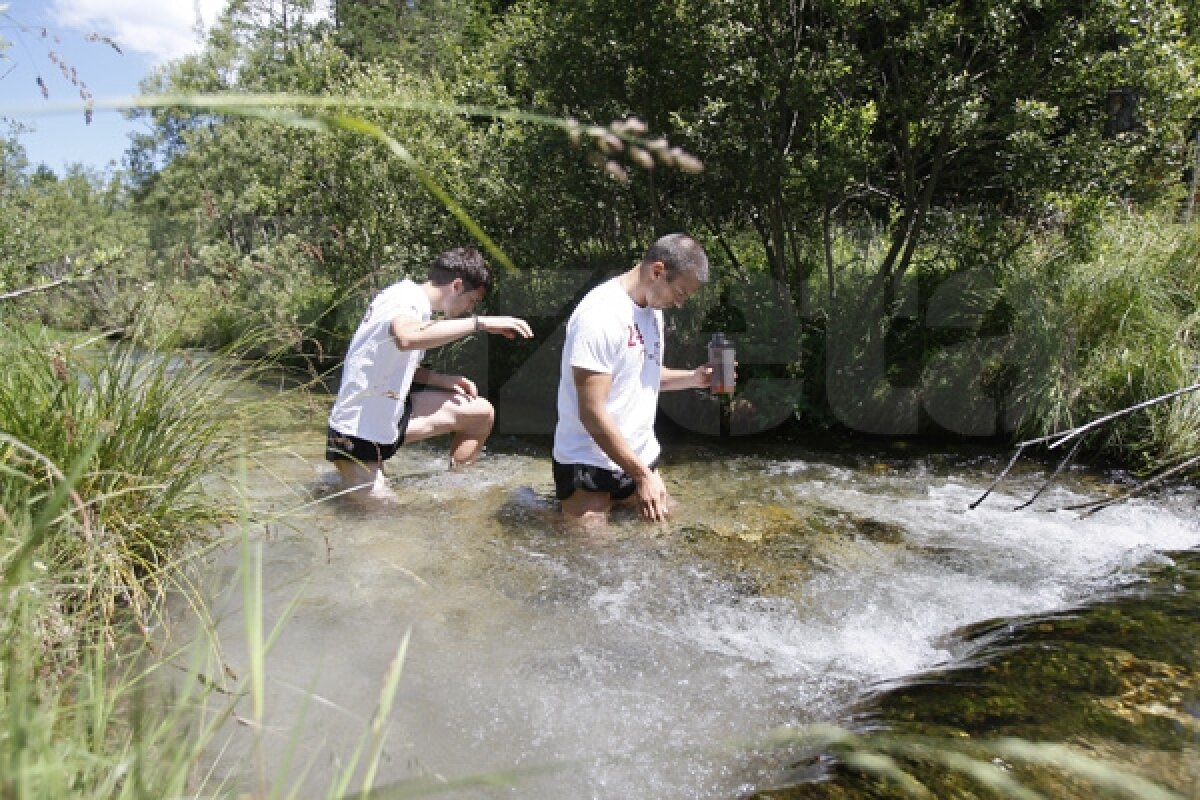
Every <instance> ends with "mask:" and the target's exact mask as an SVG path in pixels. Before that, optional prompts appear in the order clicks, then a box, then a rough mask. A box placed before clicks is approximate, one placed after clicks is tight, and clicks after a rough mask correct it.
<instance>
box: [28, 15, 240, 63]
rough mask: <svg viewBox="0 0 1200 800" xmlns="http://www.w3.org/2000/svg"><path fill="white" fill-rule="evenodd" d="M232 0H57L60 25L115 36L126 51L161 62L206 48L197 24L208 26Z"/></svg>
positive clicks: (55, 19)
mask: <svg viewBox="0 0 1200 800" xmlns="http://www.w3.org/2000/svg"><path fill="white" fill-rule="evenodd" d="M227 3H228V0H53V5H52V7H51V9H50V16H51V17H52V18H53V19H54V21H55V24H57V25H61V26H63V27H67V28H75V29H79V30H87V31H89V32H95V33H99V34H103V35H105V36H111V37H112V39H113V41H115V42H116V43H117V44H118V45H119V46H120V47H121V49H122V50H124V51H126V52H136V53H143V54H145V55H147V56H149V58H150V59H151V61H153V62H154V63H155V64H160V63H162V62H164V61H169V60H171V59H173V58H179V57H181V56H184V55H186V54H188V53H194V52H197V51H199V50H200V49H201V47H202V46H203V44H204V43H203V41H202V40H201V37H200V34H199V33H197V30H196V26H197V22H198V21H199V22H201V24H202V25H203V27H204V28H205V29H207V28H208V27H209V26H211V25H212V24H213V21H214V20H216V18H217V15H218V14H220V13H221V11H222V10H223V9H224V8H225V6H226V5H227Z"/></svg>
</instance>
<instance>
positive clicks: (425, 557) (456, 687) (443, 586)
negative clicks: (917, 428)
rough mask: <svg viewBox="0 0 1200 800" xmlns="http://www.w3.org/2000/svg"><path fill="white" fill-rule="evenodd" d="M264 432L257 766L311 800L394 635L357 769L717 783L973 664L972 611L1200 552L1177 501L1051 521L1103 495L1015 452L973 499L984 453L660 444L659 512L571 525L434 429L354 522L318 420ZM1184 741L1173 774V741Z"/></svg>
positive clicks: (540, 473)
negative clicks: (383, 719) (454, 466)
mask: <svg viewBox="0 0 1200 800" xmlns="http://www.w3.org/2000/svg"><path fill="white" fill-rule="evenodd" d="M260 434H261V437H262V439H263V441H262V444H261V446H260V447H259V448H258V449H259V451H260V453H261V456H260V458H259V460H258V461H256V462H255V463H253V464H251V465H249V469H248V474H247V477H246V478H245V487H244V488H245V490H246V491H247V494H248V495H249V497H250V499H251V505H252V506H253V507H255V508H257V509H259V511H260V514H278V519H276V520H274V521H272V522H270V523H268V524H265V525H255V526H252V527H251V529H250V533H251V535H252V536H253V537H254V538H256V539H258V540H260V541H261V542H262V558H263V575H264V592H263V594H264V603H265V616H266V619H267V624H268V628H269V627H270V625H272V624H273V623H274V621H275V620H277V619H279V618H280V617H281V616H283V615H284V614H285V613H286V614H287V619H286V622H285V624H284V627H283V628H282V633H281V634H280V636H279V638H278V641H277V642H276V644H275V645H274V647H273V648H272V650H271V651H270V653H269V656H268V658H267V669H266V674H267V676H268V680H267V685H266V690H267V693H266V712H265V729H264V730H265V735H264V738H263V753H264V755H263V756H262V759H263V760H264V762H265V764H266V766H267V772H268V774H270V775H272V776H277V775H282V776H283V777H282V780H283V781H284V782H285V783H287V784H288V785H289V786H290V785H297V786H299V787H300V792H299V794H300V796H301V797H320V796H325V793H326V792H327V790H328V787H329V786H330V784H331V781H332V780H333V777H334V776H335V775H336V774H338V772H339V771H340V770H342V769H344V767H345V765H346V763H347V759H348V758H349V757H350V755H351V754H352V752H353V751H354V749H355V747H356V746H357V745H358V744H359V743H360V742H361V741H362V740H363V737H364V735H365V734H366V731H367V729H368V727H369V721H370V719H371V715H372V713H373V710H374V708H375V706H376V703H377V702H378V699H379V696H380V691H381V688H382V687H383V684H384V681H385V675H386V673H387V669H388V665H389V663H390V662H391V660H392V659H393V658H394V657H395V655H396V653H397V648H398V646H399V645H400V643H401V642H402V640H403V639H404V637H405V635H406V634H410V636H411V638H410V640H409V643H408V646H407V651H406V654H405V657H404V664H403V674H402V676H401V678H400V682H399V688H398V690H397V693H396V695H395V701H394V705H393V708H392V712H391V715H390V719H389V724H388V728H387V738H386V743H385V747H384V757H383V760H382V762H381V764H380V768H379V773H378V775H377V778H376V783H377V784H378V785H383V784H392V783H397V782H401V781H429V786H430V787H434V788H437V789H438V790H439V792H442V793H449V794H451V796H461V797H494V796H505V797H521V798H555V799H556V800H557V798H565V797H572V798H575V797H590V798H635V797H636V798H734V797H738V796H744V795H747V794H751V793H754V792H756V791H765V790H768V789H770V787H773V786H777V785H779V784H781V783H786V782H788V781H794V780H795V776H796V773H795V771H794V770H793V767H794V766H795V763H796V761H797V758H799V754H798V753H797V752H794V751H791V750H789V749H787V748H779V747H766V746H764V742H765V739H766V737H767V736H768V734H769V733H770V732H771V731H772V730H774V729H777V728H780V727H782V726H795V725H803V724H806V723H813V722H834V723H839V724H844V723H847V721H848V720H850V718H851V715H852V714H861V713H862V708H863V703H864V702H868V698H871V697H877V696H879V695H880V693H881V692H884V693H886V691H887V690H888V687H903V686H906V685H911V684H912V683H913V682H914V681H915V680H916V679H917V678H918V677H919V676H922V675H929V674H933V671H936V670H946V669H949V668H953V667H955V666H956V665H964V664H968V663H972V659H975V658H978V657H979V656H980V652H981V649H982V648H983V644H982V641H983V639H981V638H980V637H979V636H976V635H974V634H973V633H972V628H971V626H977V625H979V624H981V623H988V624H990V625H993V626H995V625H997V624H998V625H1000V628H1001V629H1003V628H1004V621H1005V620H1010V621H1011V620H1015V619H1019V618H1023V617H1027V616H1029V615H1048V614H1054V613H1056V612H1064V611H1067V610H1077V609H1080V608H1084V607H1088V606H1094V605H1095V604H1099V603H1102V602H1106V601H1109V600H1111V599H1112V598H1114V597H1119V596H1122V593H1124V592H1127V591H1129V590H1130V589H1131V587H1136V586H1138V585H1139V584H1140V582H1142V581H1144V575H1145V572H1146V570H1147V569H1153V568H1162V567H1169V566H1170V565H1171V564H1172V563H1173V562H1174V559H1175V558H1177V557H1178V554H1180V553H1183V552H1185V551H1188V550H1190V549H1193V548H1197V547H1200V520H1198V515H1197V495H1196V493H1195V492H1191V491H1179V492H1174V493H1171V494H1168V495H1165V496H1159V497H1156V498H1155V499H1153V500H1134V501H1131V502H1127V503H1124V504H1121V505H1118V506H1115V507H1112V508H1109V509H1107V510H1105V511H1103V512H1101V513H1098V514H1096V515H1094V516H1091V517H1089V518H1086V519H1081V518H1079V517H1078V515H1076V514H1075V513H1072V512H1066V511H1053V510H1050V509H1054V508H1061V507H1062V506H1065V505H1069V504H1071V503H1075V502H1080V501H1082V500H1085V499H1090V498H1095V497H1098V496H1102V495H1103V493H1104V491H1106V490H1107V489H1110V488H1111V487H1109V486H1107V485H1106V484H1105V483H1104V480H1103V478H1102V476H1097V475H1094V474H1090V473H1087V472H1085V471H1076V472H1073V473H1070V474H1069V475H1067V476H1066V477H1065V478H1062V479H1060V480H1058V481H1056V483H1055V485H1054V486H1053V488H1052V489H1051V490H1049V491H1048V492H1047V493H1046V494H1045V495H1043V496H1042V497H1041V498H1040V499H1039V500H1038V502H1037V503H1036V504H1035V505H1034V506H1032V507H1030V508H1027V509H1024V510H1021V511H1013V510H1012V509H1013V507H1014V506H1016V505H1018V504H1019V503H1020V502H1022V501H1023V500H1024V499H1026V498H1027V497H1029V496H1030V495H1031V494H1032V493H1033V491H1035V490H1036V488H1037V487H1038V485H1040V483H1041V482H1042V480H1043V479H1044V477H1045V473H1044V472H1043V470H1042V469H1041V468H1040V467H1038V466H1036V465H1032V466H1026V467H1025V468H1024V471H1021V470H1018V471H1017V474H1015V475H1013V476H1012V477H1011V478H1010V479H1009V480H1007V481H1006V482H1005V483H1004V484H1002V486H1001V487H1000V489H1001V490H1000V491H998V492H996V493H994V494H993V495H992V496H991V497H990V498H989V499H988V500H987V502H985V503H984V504H983V505H982V506H981V507H979V508H978V509H976V510H969V508H968V506H969V504H970V503H971V501H973V500H975V499H976V498H977V497H979V495H980V494H981V492H982V491H983V489H984V488H985V487H986V486H987V484H988V483H989V482H990V480H991V479H992V478H993V477H994V476H995V475H996V474H997V473H998V471H999V470H1000V469H1001V468H1002V467H1003V464H1004V460H1003V456H1004V454H1003V453H999V454H991V455H987V454H979V453H976V454H970V453H965V452H958V453H950V454H946V453H942V454H934V455H930V454H918V453H913V452H910V451H908V450H904V449H891V448H886V447H884V448H879V449H876V450H874V451H867V450H866V449H864V446H863V445H862V443H861V442H860V443H858V444H855V445H850V446H847V447H845V448H843V449H837V448H830V447H824V448H816V447H814V448H812V449H804V448H801V447H799V446H797V445H790V446H787V447H784V446H776V445H768V444H764V443H762V442H756V443H754V444H752V445H750V444H747V443H744V442H743V443H739V442H737V441H733V442H732V443H729V444H725V443H722V442H719V441H717V440H712V441H710V442H703V441H695V440H692V441H689V442H676V443H672V444H669V445H668V446H667V452H666V458H665V460H664V467H663V472H664V476H665V478H666V481H667V485H668V488H669V489H670V491H671V492H672V494H673V495H674V497H675V498H676V499H677V500H678V508H677V510H676V512H675V514H674V515H673V517H672V518H671V520H670V522H669V523H666V524H664V525H660V526H654V525H648V524H645V523H642V522H639V521H637V520H635V519H632V518H630V517H622V516H620V515H617V516H616V517H615V518H614V520H613V522H612V524H611V526H610V528H609V530H608V532H607V533H606V534H605V535H602V536H580V535H566V534H564V533H563V531H561V530H560V529H559V528H558V527H557V526H556V524H555V522H554V518H553V514H548V513H547V512H546V511H545V510H544V507H545V506H546V505H547V498H549V497H550V495H551V493H552V483H551V480H550V470H549V452H548V443H546V442H539V441H534V442H531V441H528V440H519V439H515V438H498V439H495V440H494V441H493V442H492V443H490V445H489V448H488V451H487V452H486V454H485V456H484V458H483V460H482V462H481V463H480V464H479V465H478V466H476V467H475V468H472V469H469V470H465V471H460V472H448V471H446V470H445V469H444V463H445V460H446V456H445V452H444V450H443V449H442V448H441V447H439V445H438V444H437V443H434V444H431V445H429V446H421V445H418V446H414V447H408V448H404V449H402V451H401V452H400V453H399V454H398V455H397V457H396V458H395V459H394V460H393V461H392V462H390V468H389V479H390V481H391V482H392V484H393V486H394V487H395V488H396V490H397V492H398V493H399V494H400V496H401V498H402V499H401V503H400V505H399V506H398V507H397V508H395V509H391V510H388V511H386V512H362V511H359V510H355V509H353V508H350V507H347V505H346V504H345V503H344V502H341V501H338V500H336V499H332V500H331V499H328V497H327V494H328V492H329V488H330V484H331V481H332V475H333V473H332V470H331V468H330V467H329V466H328V465H327V464H326V463H325V462H324V461H323V460H322V458H321V455H322V453H321V446H322V445H323V436H322V424H321V420H320V415H319V414H316V413H314V414H312V415H311V416H308V417H305V418H304V420H303V421H302V422H297V423H294V424H292V425H291V426H285V427H278V428H275V429H272V430H270V431H263V432H260ZM314 501H316V502H314ZM239 559H240V555H239V551H238V548H236V547H230V548H227V549H225V550H223V551H220V552H219V553H218V554H217V556H216V557H215V562H214V564H213V566H212V570H211V572H210V575H209V581H210V583H211V585H212V586H213V587H214V588H213V591H214V592H215V593H216V600H215V601H214V602H215V609H216V620H215V629H216V630H217V632H218V633H219V635H220V641H221V644H222V647H223V652H224V660H225V664H226V666H227V667H228V668H229V669H230V670H231V671H232V672H233V673H244V672H245V670H246V669H247V668H248V654H247V653H246V650H245V647H244V637H243V630H244V623H243V614H242V611H241V607H240V605H241V604H240V594H239V592H238V591H237V581H236V579H235V578H234V575H235V573H236V570H237V569H238V565H239ZM227 587H230V588H227ZM995 621H1000V622H999V623H997V622H995ZM1190 630H1191V631H1192V632H1193V633H1194V631H1195V630H1196V628H1195V627H1192V628H1191V629H1190ZM997 635H998V634H997V633H996V629H995V628H994V627H993V628H992V629H989V635H988V637H985V638H986V639H987V641H988V642H990V643H992V644H993V645H994V643H995V640H996V637H997ZM1107 646H1108V645H1104V644H1098V645H1096V647H1098V648H1102V647H1107ZM1187 646H1189V647H1191V651H1192V652H1193V653H1195V651H1196V644H1195V640H1194V639H1193V640H1192V641H1191V642H1190V644H1188V645H1187ZM1023 680H1024V678H1022V677H1021V676H1019V675H1017V676H1014V677H1013V678H1012V681H1013V682H1014V683H1015V684H1020V683H1021V682H1022V681H1023ZM941 685H942V687H943V688H945V689H946V690H947V691H952V689H951V688H950V682H949V681H946V682H944V683H943V684H941ZM1021 688H1028V687H1021ZM1051 690H1052V688H1051V687H1048V688H1047V691H1051ZM1033 702H1034V704H1035V705H1036V703H1037V700H1036V696H1035V699H1034V700H1033ZM238 713H239V714H241V715H243V716H245V717H248V716H249V715H250V708H249V701H248V700H244V701H242V702H241V704H240V705H239V709H238ZM1197 713H1200V712H1197ZM1186 734H1187V731H1186V730H1185V731H1184V735H1183V741H1184V743H1185V744H1186V740H1187V736H1186ZM252 735H253V734H252V731H251V729H250V727H249V726H246V725H239V724H235V723H231V724H230V725H229V726H227V728H226V730H225V731H224V732H223V733H222V735H221V736H220V737H219V740H218V743H217V746H215V747H214V749H213V755H212V759H213V764H212V765H211V769H212V773H211V774H212V775H214V776H216V777H224V778H228V779H230V780H233V781H235V782H242V781H250V780H251V779H252V778H251V776H253V775H254V774H255V771H256V766H255V764H254V759H252V758H242V757H241V756H242V755H244V754H248V753H252V752H254V747H252V746H251V739H252ZM1190 735H1191V736H1192V737H1193V744H1194V736H1195V732H1194V731H1193V732H1192V733H1191V734H1190ZM1181 747H1182V749H1180V750H1179V752H1178V755H1177V757H1176V760H1175V761H1174V762H1172V763H1173V765H1174V767H1173V768H1174V769H1175V770H1176V772H1180V769H1179V766H1180V765H1179V759H1184V760H1191V759H1194V758H1195V755H1196V750H1195V748H1194V747H1186V746H1182V745H1181ZM1189 769H1190V770H1193V772H1192V775H1193V776H1194V775H1195V772H1194V770H1195V767H1194V765H1193V766H1190V767H1186V766H1185V768H1184V769H1183V770H1182V772H1184V773H1186V772H1187V771H1188V770H1189ZM481 776H486V777H488V778H489V779H490V780H491V781H493V782H490V783H489V782H488V781H487V780H482V779H481ZM1155 777H1163V779H1164V780H1170V777H1169V776H1155ZM502 778H503V779H504V780H501V779H502ZM1175 780H1176V787H1177V788H1179V787H1180V786H1181V785H1180V784H1179V783H1178V779H1175ZM506 781H511V783H510V782H506ZM1197 785H1200V784H1196V783H1193V784H1192V788H1195V787H1196V786H1197ZM352 786H355V788H357V784H352Z"/></svg>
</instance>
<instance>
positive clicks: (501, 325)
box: [325, 247, 533, 503]
mask: <svg viewBox="0 0 1200 800" xmlns="http://www.w3.org/2000/svg"><path fill="white" fill-rule="evenodd" d="M491 288H492V273H491V270H490V269H489V268H488V265H487V262H486V261H485V260H484V258H483V256H482V255H481V254H480V253H479V251H478V250H475V249H474V248H470V247H467V248H463V247H460V248H456V249H454V250H449V251H447V252H445V253H442V254H441V255H440V256H438V257H437V259H435V260H434V262H433V265H432V266H431V267H430V268H429V277H428V279H427V280H426V281H425V282H424V283H421V284H418V283H415V282H413V281H411V280H403V281H400V282H399V283H395V284H392V285H391V286H389V287H387V288H386V289H384V290H383V291H382V292H380V293H379V294H377V295H376V296H375V298H374V299H373V300H372V301H371V305H370V307H368V308H367V313H366V316H365V317H364V318H363V321H362V322H361V323H360V324H359V326H358V330H356V331H355V332H354V338H353V339H352V340H351V341H350V348H349V350H347V352H346V362H345V365H344V366H343V368H342V385H341V389H340V390H339V391H338V396H337V400H336V401H335V402H334V404H333V410H332V411H331V412H330V413H329V431H328V436H327V439H326V443H325V458H326V459H328V460H329V461H332V462H333V464H334V466H336V467H337V470H338V473H339V474H340V475H341V478H342V483H343V485H344V487H346V488H352V487H354V488H356V491H355V492H354V493H353V494H354V496H355V497H356V498H357V499H361V500H369V501H375V502H381V503H387V502H391V501H394V500H395V499H396V495H395V493H394V492H393V491H392V490H391V488H390V487H389V486H388V485H387V483H386V481H385V480H384V476H383V462H384V461H387V460H388V459H389V458H391V457H392V456H393V455H395V453H396V450H397V449H399V448H400V446H401V445H403V444H406V443H408V442H416V441H419V440H421V439H428V438H430V437H432V436H439V435H441V434H446V433H449V434H453V435H454V438H453V439H451V441H450V465H451V467H457V466H463V465H466V464H470V463H472V462H474V461H475V460H476V459H477V458H478V457H479V453H480V451H481V450H482V449H483V443H484V442H485V441H486V440H487V437H488V435H489V434H490V433H491V432H492V422H493V421H494V419H495V411H494V409H493V408H492V404H491V403H489V402H488V401H487V400H485V399H484V398H482V397H480V396H479V391H478V390H477V389H476V388H475V384H474V383H473V382H472V381H471V380H470V379H469V378H467V377H465V376H463V375H444V374H442V373H440V372H434V371H432V370H429V369H426V368H425V367H422V366H420V363H421V359H422V358H423V357H424V355H425V350H427V349H428V348H431V347H440V346H441V345H444V344H448V343H450V342H453V341H456V340H458V339H462V338H463V337H465V336H470V335H471V334H473V333H477V332H481V331H482V332H484V333H497V334H500V335H502V336H506V337H508V338H509V339H512V338H514V337H517V336H522V337H525V338H529V337H531V336H533V331H532V330H531V329H530V327H529V325H528V323H526V322H525V320H523V319H518V318H516V317H491V316H488V317H478V316H468V315H470V314H471V311H472V309H474V307H475V304H476V303H478V302H479V301H480V300H481V299H483V297H484V295H486V294H487V293H488V291H489V290H490V289H491ZM435 312H438V313H441V314H443V315H444V317H445V318H444V319H438V320H434V319H432V316H433V314H434V313H435ZM414 384H417V385H421V386H422V388H421V389H419V390H416V391H414V390H413V385H414Z"/></svg>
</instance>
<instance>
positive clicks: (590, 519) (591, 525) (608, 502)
mask: <svg viewBox="0 0 1200 800" xmlns="http://www.w3.org/2000/svg"><path fill="white" fill-rule="evenodd" d="M612 507H613V499H612V495H610V494H609V493H608V492H589V491H587V490H586V489H576V490H575V491H574V492H573V493H572V494H571V496H570V497H568V498H567V499H566V500H563V501H562V512H563V516H565V517H566V518H567V520H568V521H569V522H570V523H571V525H572V527H574V528H576V529H578V530H581V531H585V532H595V531H598V530H603V529H604V528H606V527H608V512H609V511H610V510H611V509H612Z"/></svg>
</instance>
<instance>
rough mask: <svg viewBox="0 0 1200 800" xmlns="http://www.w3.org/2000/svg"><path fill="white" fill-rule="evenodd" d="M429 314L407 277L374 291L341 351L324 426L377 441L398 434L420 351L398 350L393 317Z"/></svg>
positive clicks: (426, 302) (426, 316) (424, 299)
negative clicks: (338, 381)
mask: <svg viewBox="0 0 1200 800" xmlns="http://www.w3.org/2000/svg"><path fill="white" fill-rule="evenodd" d="M432 316H433V309H432V308H431V307H430V305H429V298H428V297H427V296H426V295H425V292H424V290H423V289H422V288H421V287H420V286H419V285H417V284H416V283H413V282H412V281H410V280H404V281H400V282H399V283H394V284H392V285H391V286H389V287H387V288H386V289H384V290H383V291H382V292H380V293H379V294H377V295H375V298H374V299H373V300H371V305H370V306H369V307H368V308H367V314H366V316H365V317H363V321H362V322H361V323H359V325H358V330H356V331H355V332H354V338H353V339H351V340H350V347H349V349H348V350H347V351H346V363H345V365H344V366H343V367H342V386H341V388H340V389H339V390H338V396H337V400H335V401H334V403H333V410H332V411H330V412H329V427H331V428H333V429H334V430H335V431H337V432H338V433H344V434H348V435H350V436H357V437H358V438H360V439H366V440H368V441H371V442H378V443H380V444H391V443H392V442H394V441H396V439H398V438H399V437H400V428H399V425H398V423H399V421H400V415H401V414H402V413H403V412H404V401H405V398H407V397H408V390H409V389H410V388H411V387H412V380H413V374H414V373H415V372H416V371H417V367H418V366H420V364H421V359H422V358H424V356H425V351H424V350H401V349H400V348H398V347H397V346H396V341H395V339H393V338H392V331H391V329H392V320H393V319H395V318H396V317H414V318H416V319H420V320H427V319H429V318H430V317H432Z"/></svg>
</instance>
